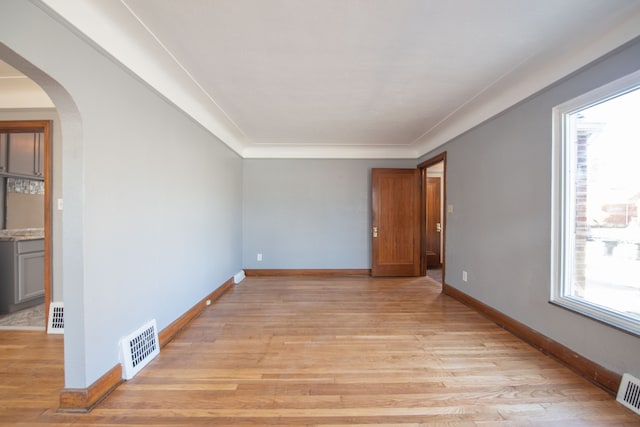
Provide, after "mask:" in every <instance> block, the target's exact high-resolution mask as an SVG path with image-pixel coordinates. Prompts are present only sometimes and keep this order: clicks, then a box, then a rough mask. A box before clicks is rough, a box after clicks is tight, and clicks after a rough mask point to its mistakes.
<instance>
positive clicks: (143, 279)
mask: <svg viewBox="0 0 640 427" xmlns="http://www.w3.org/2000/svg"><path fill="white" fill-rule="evenodd" d="M25 23H29V25H25ZM0 40H2V42H3V43H4V45H1V44H0V57H2V59H4V60H6V61H7V62H8V63H9V64H11V65H13V66H14V67H16V68H18V69H19V70H21V71H23V72H24V73H25V74H27V75H28V76H29V77H31V78H32V79H33V80H35V81H36V82H37V83H38V84H40V85H41V86H42V87H43V88H44V89H45V91H47V93H48V94H49V96H50V97H51V99H52V100H53V101H54V103H55V105H56V108H57V111H58V113H59V116H60V122H61V132H62V145H61V150H62V151H61V164H62V167H61V170H60V173H61V180H62V195H63V198H64V202H65V203H64V211H63V214H62V230H63V233H62V234H61V235H60V237H59V239H60V242H59V243H60V245H61V246H60V248H61V252H62V254H61V256H62V267H63V277H62V281H63V283H64V296H65V298H64V300H65V301H64V302H65V386H66V387H72V388H84V387H87V386H88V385H90V384H91V383H93V382H94V381H95V380H96V379H97V378H99V377H100V376H101V375H102V374H104V373H105V372H107V371H108V370H109V369H111V368H112V367H113V366H115V365H116V364H117V363H119V360H118V341H119V339H120V338H121V337H122V336H124V335H126V334H128V333H130V332H132V331H134V330H135V329H136V328H138V327H139V326H141V325H142V324H143V323H144V322H146V321H148V320H150V319H152V318H156V319H157V321H158V327H159V328H160V329H162V328H164V327H166V326H167V325H168V324H169V323H170V322H171V321H173V320H175V319H176V318H177V317H178V316H180V315H181V314H182V313H184V312H185V311H187V310H188V309H189V308H190V307H191V306H193V304H195V303H196V302H197V301H198V300H200V299H201V298H203V297H204V296H206V295H207V294H208V293H209V292H211V291H212V290H214V289H215V288H216V287H218V286H219V285H221V284H222V283H223V282H224V281H226V280H227V279H229V278H230V277H231V276H232V275H233V274H235V273H237V272H238V271H240V269H241V268H242V252H241V244H242V242H241V240H242V212H241V210H242V197H241V192H242V160H241V159H240V158H239V157H238V156H237V155H236V154H234V153H232V152H231V151H230V150H229V149H228V148H227V147H226V146H225V145H223V144H222V143H221V142H220V141H218V140H217V139H216V138H214V137H213V136H212V135H211V134H210V133H208V132H207V131H205V130H204V129H203V128H201V127H200V126H199V125H196V124H195V123H194V122H193V121H192V120H191V119H189V118H188V117H187V116H186V115H185V114H183V113H182V112H180V111H178V110H177V109H176V108H175V107H174V106H172V105H170V104H168V103H167V102H166V101H165V100H164V99H163V98H161V97H159V96H158V95H157V94H156V93H155V92H153V91H152V90H150V89H149V88H148V87H147V86H146V85H144V84H142V83H141V82H140V81H139V80H138V79H136V78H134V77H133V76H132V75H131V74H129V73H128V72H126V71H125V70H124V69H123V68H122V67H120V66H119V65H117V64H115V63H114V62H112V61H111V60H110V59H108V58H107V57H105V56H104V55H103V54H102V53H101V52H99V51H97V50H96V49H95V48H94V47H93V46H92V45H91V44H89V43H87V42H85V41H84V40H82V39H80V38H78V36H77V35H76V34H75V33H73V32H71V31H69V30H68V29H67V28H66V27H65V26H64V25H62V24H61V23H60V22H58V21H57V20H54V19H52V18H50V17H49V16H48V15H47V14H46V13H44V12H43V10H41V9H39V8H38V7H36V6H34V5H33V4H32V3H31V2H25V1H21V0H7V1H3V2H2V3H1V4H0ZM16 53H17V55H16ZM25 60H26V61H28V62H25ZM30 63H31V64H33V65H34V66H35V68H34V67H32V66H31V64H30ZM40 70H42V71H40ZM54 244H55V243H54ZM57 255H59V254H57V253H54V256H57Z"/></svg>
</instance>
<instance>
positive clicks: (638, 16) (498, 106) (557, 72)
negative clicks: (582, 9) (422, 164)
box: [414, 11, 640, 156]
mask: <svg viewBox="0 0 640 427" xmlns="http://www.w3.org/2000/svg"><path fill="white" fill-rule="evenodd" d="M638 36H640V11H638V12H636V13H634V14H631V15H629V16H627V17H626V18H625V19H623V20H622V21H621V22H617V23H615V25H612V26H611V27H610V28H608V29H607V30H606V31H604V32H601V33H598V34H594V35H593V37H592V38H591V39H587V40H585V39H584V38H581V39H580V40H570V41H568V42H567V43H566V45H565V47H564V48H563V49H559V50H557V51H555V52H550V53H549V54H548V55H546V56H545V57H544V58H542V59H541V58H540V57H537V58H533V57H530V58H529V60H528V61H525V62H523V63H522V64H520V66H519V67H518V68H521V69H522V68H524V67H526V72H517V70H513V71H512V72H509V73H508V74H506V75H505V76H503V78H501V79H500V80H499V81H496V82H495V84H494V86H493V87H489V88H487V89H485V91H483V92H482V93H480V94H478V95H477V96H476V97H475V98H474V99H472V100H471V101H470V102H468V103H467V104H466V105H464V106H463V107H462V108H460V109H459V110H457V111H456V112H454V113H453V114H452V115H450V116H449V117H447V118H446V119H445V120H443V121H442V122H441V123H439V124H438V125H437V126H435V127H433V128H432V129H430V130H429V131H428V132H427V133H425V134H424V135H422V137H420V138H419V139H418V140H416V141H415V147H414V148H415V152H416V153H418V156H420V155H422V154H425V153H428V152H429V151H431V150H434V149H435V148H437V147H439V146H440V145H442V144H444V143H446V142H447V141H450V140H451V139H453V138H455V137H456V136H458V135H460V134H462V133H464V132H466V131H467V130H469V129H471V128H473V127H474V126H477V125H479V124H480V123H482V122H484V121H486V120H488V119H490V118H491V117H493V116H494V115H496V114H498V113H500V112H502V111H504V110H506V109H507V108H509V107H512V106H514V105H515V104H517V103H518V102H520V101H522V100H524V99H525V98H527V97H529V96H531V95H533V94H535V93H536V92H538V91H540V90H542V89H544V88H545V87H546V86H548V85H550V84H552V83H554V82H557V81H558V80H560V79H562V78H564V77H566V76H568V75H569V74H571V73H572V72H574V71H576V70H578V69H580V68H581V67H583V66H585V65H587V64H589V63H590V62H592V61H595V60H596V59H598V58H600V57H602V56H603V55H606V54H607V53H609V52H611V51H612V50H614V49H616V48H618V47H620V46H622V45H623V44H625V43H627V42H629V41H631V40H633V39H634V38H636V37H638Z"/></svg>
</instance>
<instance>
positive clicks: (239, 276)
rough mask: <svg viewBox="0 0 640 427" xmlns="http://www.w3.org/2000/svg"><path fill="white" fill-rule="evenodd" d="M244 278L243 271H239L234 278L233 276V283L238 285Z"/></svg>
mask: <svg viewBox="0 0 640 427" xmlns="http://www.w3.org/2000/svg"><path fill="white" fill-rule="evenodd" d="M244 278H245V275H244V270H240V271H239V272H238V273H236V274H235V276H233V283H234V284H236V285H237V284H238V283H240V282H242V281H243V280H244Z"/></svg>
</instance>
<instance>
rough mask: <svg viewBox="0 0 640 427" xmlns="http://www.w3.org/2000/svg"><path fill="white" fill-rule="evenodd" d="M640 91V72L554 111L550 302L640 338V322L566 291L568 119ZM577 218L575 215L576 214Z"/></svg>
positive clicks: (570, 199)
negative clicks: (587, 109) (596, 106)
mask: <svg viewBox="0 0 640 427" xmlns="http://www.w3.org/2000/svg"><path fill="white" fill-rule="evenodd" d="M636 89H640V71H637V72H635V73H632V74H629V75H627V76H625V77H623V78H620V79H618V80H616V81H613V82H611V83H609V84H606V85H604V86H601V87H599V88H597V89H594V90H592V91H590V92H588V93H585V94H583V95H581V96H578V97H576V98H574V99H572V100H570V101H567V102H565V103H563V104H560V105H558V106H556V107H555V108H553V122H552V129H553V143H552V145H553V153H552V179H551V185H552V191H551V193H552V199H551V212H552V219H551V297H550V302H551V303H553V304H556V305H559V306H561V307H564V308H567V309H569V310H572V311H575V312H577V313H579V314H582V315H585V316H587V317H590V318H593V319H596V320H598V321H600V322H603V323H606V324H608V325H611V326H614V327H616V328H619V329H622V330H624V331H626V332H629V333H632V334H634V335H639V336H640V321H638V320H636V319H634V318H632V317H630V316H625V315H624V314H623V313H621V312H618V311H615V310H610V309H607V308H606V307H603V306H600V305H596V304H592V303H590V302H589V301H587V300H584V299H582V298H577V297H573V296H571V295H568V292H565V289H570V288H569V287H570V282H569V281H570V280H571V279H572V271H573V268H572V267H573V265H572V262H573V254H574V248H573V247H572V244H573V241H574V239H571V238H570V237H569V236H570V234H569V233H570V230H569V229H568V228H569V226H570V224H572V221H571V220H569V218H571V217H572V215H573V213H574V212H575V194H574V192H575V182H574V179H575V177H574V176H573V175H572V174H571V172H572V168H571V164H570V162H571V155H570V144H571V143H572V141H568V139H569V138H568V137H569V135H571V134H573V135H575V131H573V130H572V129H570V128H571V123H569V122H570V120H568V116H569V115H571V114H573V113H576V112H578V111H582V110H584V109H586V108H589V107H591V106H594V105H597V104H601V103H603V102H606V101H608V100H610V99H613V98H616V97H618V96H621V95H624V94H625V93H628V92H632V91H634V90H636ZM573 217H575V215H573Z"/></svg>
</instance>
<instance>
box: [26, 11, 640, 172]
mask: <svg viewBox="0 0 640 427" xmlns="http://www.w3.org/2000/svg"><path fill="white" fill-rule="evenodd" d="M33 1H35V2H36V3H39V4H40V5H42V6H43V7H42V8H43V9H44V10H45V11H47V12H48V13H49V14H50V15H52V16H54V17H55V18H56V19H60V18H62V20H63V21H64V22H66V24H67V25H68V26H69V27H70V28H71V29H72V30H74V31H76V32H79V34H80V35H81V36H82V37H84V38H85V39H87V40H88V41H90V42H91V43H93V44H94V45H96V46H97V47H98V48H99V49H101V50H103V51H104V52H105V53H106V54H107V55H108V56H110V57H111V58H113V60H114V61H116V62H117V63H119V64H122V65H123V66H124V67H125V68H127V69H128V70H130V71H131V72H132V73H133V74H135V75H136V76H138V77H139V78H140V79H142V80H143V81H144V82H146V83H147V84H148V85H149V86H151V87H152V88H153V89H154V90H156V91H157V92H158V93H159V94H161V95H162V96H163V97H165V98H166V99H168V100H169V101H170V102H172V103H173V104H174V105H176V106H177V107H178V108H179V109H181V110H183V111H184V112H185V113H186V114H188V115H189V116H191V117H192V118H193V119H194V120H195V121H196V122H198V123H199V124H201V125H202V126H203V127H204V128H206V129H207V130H208V131H210V132H211V133H212V134H214V135H215V136H216V137H217V138H219V139H220V140H221V141H222V142H223V143H225V144H226V145H227V146H228V147H229V148H231V149H232V150H233V151H235V152H236V153H237V154H238V155H240V156H241V157H244V158H347V159H357V158H360V159H365V158H386V159H400V158H402V159H417V158H419V157H421V156H423V155H425V154H427V153H429V152H431V151H433V150H435V149H436V148H438V147H439V146H441V145H442V144H445V143H446V142H448V141H450V140H452V139H453V138H455V137H457V136H459V135H461V134H462V133H464V132H466V131H468V130H469V129H471V128H473V127H475V126H477V125H479V124H481V123H483V122H484V121H486V120H488V119H490V118H491V117H493V116H495V115H497V114H499V113H501V112H502V111H504V110H506V109H508V108H510V107H512V106H514V105H515V104H517V103H518V102H520V101H522V100H524V99H526V98H527V97H529V96H531V95H533V94H535V93H536V92H538V91H540V90H542V89H544V88H545V87H547V86H549V85H551V84H553V83H554V82H556V81H558V80H560V79H562V78H563V77H566V76H567V75H569V74H571V73H572V72H574V71H576V70H578V69H579V68H581V67H583V66H585V65H587V64H588V63H590V62H592V61H594V60H596V59H598V58H599V57H601V56H603V55H605V54H607V53H608V52H611V51H612V50H614V49H616V48H617V47H620V46H621V45H623V44H624V43H626V42H629V41H630V40H633V39H634V38H636V37H638V36H640V10H638V8H637V7H635V13H630V14H628V15H626V16H625V17H624V18H623V19H621V21H619V22H615V23H613V24H612V25H610V26H609V27H608V28H605V29H603V30H602V31H601V32H600V33H597V34H593V37H591V38H590V39H588V40H585V39H584V38H583V37H582V38H578V37H576V38H574V40H567V41H566V43H560V44H559V46H558V48H557V49H555V50H554V51H552V52H551V51H550V52H542V53H539V54H532V55H531V56H530V57H529V59H528V60H526V61H524V62H523V63H521V64H519V65H518V66H517V67H515V68H514V69H512V70H510V71H509V72H507V73H505V74H504V75H503V76H502V78H500V79H499V80H497V81H496V82H494V83H492V84H491V85H490V86H488V87H486V88H484V89H483V90H482V91H480V92H479V93H478V94H477V96H476V97H475V98H474V99H472V100H470V101H469V102H468V103H467V104H466V105H464V106H462V107H461V108H459V109H458V110H457V111H455V112H454V113H452V114H451V115H450V116H449V117H447V118H445V119H444V120H442V121H441V122H440V123H439V124H438V125H436V126H434V127H433V128H432V129H430V130H428V131H427V132H426V133H425V134H423V135H422V136H421V137H420V138H418V139H417V140H415V141H413V142H412V143H411V144H409V145H392V144H389V145H382V146H380V145H343V146H342V145H341V146H338V145H322V144H308V145H307V144H304V141H301V143H300V144H297V145H291V144H262V143H252V142H251V140H250V139H249V138H248V137H247V136H246V135H245V134H244V133H243V132H242V130H241V129H240V128H239V127H238V126H237V125H236V124H235V123H234V122H233V120H231V118H230V117H229V116H228V115H227V114H226V113H225V111H224V110H223V109H222V108H220V107H219V106H218V105H217V104H216V102H215V100H214V99H213V98H212V97H211V96H209V94H207V93H206V91H204V90H203V88H202V87H201V86H199V85H198V83H197V82H196V81H195V80H194V79H193V78H192V77H191V75H190V74H189V73H188V72H187V70H186V69H185V68H184V67H183V66H182V65H181V64H180V63H179V62H178V61H177V60H176V59H175V58H174V57H173V56H172V55H171V53H170V52H168V51H167V49H165V48H164V46H163V45H162V44H161V43H160V42H159V40H158V39H157V38H155V36H154V35H153V34H152V33H151V31H149V30H148V28H146V27H145V26H144V25H143V24H142V22H141V21H140V20H138V19H137V17H136V16H135V14H133V13H132V11H131V10H130V9H129V8H128V7H127V5H126V1H124V0H122V1H119V2H118V1H100V2H97V1H81V2H70V1H68V0H33ZM630 10H631V6H630Z"/></svg>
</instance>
